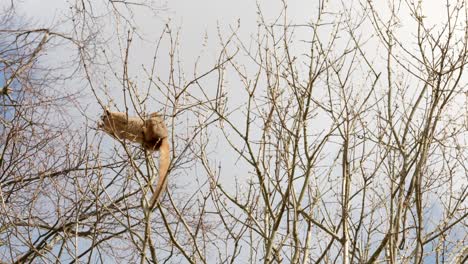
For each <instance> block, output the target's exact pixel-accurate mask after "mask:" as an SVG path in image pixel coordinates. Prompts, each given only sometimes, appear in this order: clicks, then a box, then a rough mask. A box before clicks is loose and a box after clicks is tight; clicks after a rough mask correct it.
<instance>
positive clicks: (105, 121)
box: [98, 108, 112, 130]
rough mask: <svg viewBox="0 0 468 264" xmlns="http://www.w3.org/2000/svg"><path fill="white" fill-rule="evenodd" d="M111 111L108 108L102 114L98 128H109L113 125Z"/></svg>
mask: <svg viewBox="0 0 468 264" xmlns="http://www.w3.org/2000/svg"><path fill="white" fill-rule="evenodd" d="M111 115H112V114H111V112H110V111H109V109H107V108H106V110H105V111H104V113H103V114H102V115H101V121H99V122H98V128H100V129H103V130H108V129H109V128H110V127H111Z"/></svg>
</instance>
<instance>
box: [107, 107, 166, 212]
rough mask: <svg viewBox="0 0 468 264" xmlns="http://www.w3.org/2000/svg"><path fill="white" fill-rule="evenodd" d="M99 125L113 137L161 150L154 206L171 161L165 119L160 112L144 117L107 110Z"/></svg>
mask: <svg viewBox="0 0 468 264" xmlns="http://www.w3.org/2000/svg"><path fill="white" fill-rule="evenodd" d="M99 127H100V128H102V129H103V130H104V131H105V132H106V133H108V134H109V135H111V136H112V137H115V138H117V139H120V140H123V139H127V140H130V141H132V142H136V143H140V144H141V145H142V147H143V148H145V149H146V150H148V151H159V157H160V158H159V180H158V183H157V185H156V189H155V191H154V193H153V196H152V198H151V201H150V208H153V207H154V206H155V205H156V203H158V201H159V198H160V196H161V195H162V193H163V192H164V189H165V188H166V184H167V171H168V169H169V163H170V159H169V141H168V139H167V128H166V125H165V124H164V121H163V119H162V118H161V116H160V115H159V114H158V113H152V114H150V115H149V116H147V117H143V119H142V118H141V117H139V116H137V117H128V116H127V114H126V113H122V112H110V111H107V110H106V112H105V113H104V115H103V116H102V123H100V124H99Z"/></svg>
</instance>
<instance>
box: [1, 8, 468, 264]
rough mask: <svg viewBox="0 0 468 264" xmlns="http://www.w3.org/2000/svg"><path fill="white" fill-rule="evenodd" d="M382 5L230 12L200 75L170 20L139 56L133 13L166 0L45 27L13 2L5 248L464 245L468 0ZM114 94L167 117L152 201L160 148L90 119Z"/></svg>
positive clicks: (46, 251) (46, 258) (4, 127)
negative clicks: (244, 16)
mask: <svg viewBox="0 0 468 264" xmlns="http://www.w3.org/2000/svg"><path fill="white" fill-rule="evenodd" d="M374 2H375V1H365V0H363V1H358V2H353V3H343V2H340V3H338V1H322V0H321V1H318V2H317V3H316V9H315V10H313V12H312V13H311V14H310V18H308V21H305V22H303V21H301V22H298V21H297V19H296V18H293V17H290V15H289V14H290V13H289V10H288V3H287V1H283V2H281V3H282V7H283V8H282V10H281V12H280V13H279V14H278V16H277V17H273V18H272V17H268V16H267V15H264V13H263V9H262V7H261V5H260V4H259V5H258V10H257V11H258V21H259V25H258V27H257V32H256V33H255V34H254V35H253V36H252V39H249V40H247V41H246V40H245V39H243V38H242V36H241V35H240V34H239V28H240V25H237V27H236V26H235V25H233V26H232V27H230V31H226V30H224V29H221V28H220V29H219V32H218V40H219V43H220V44H219V49H218V57H217V59H216V61H214V62H213V63H212V64H210V65H207V64H204V63H201V61H202V60H199V61H197V62H196V63H195V66H194V70H193V73H189V74H186V72H185V71H184V70H185V67H184V65H183V58H181V56H180V53H179V52H180V51H179V44H180V43H179V41H180V40H179V39H180V32H179V31H174V30H173V27H172V25H171V24H170V23H169V24H168V25H166V28H164V29H162V30H161V34H160V35H159V36H157V37H154V36H153V38H154V39H155V41H154V43H153V47H154V49H153V50H152V51H150V52H148V53H150V54H151V56H148V61H146V62H144V64H143V65H140V63H139V62H138V63H137V62H136V61H135V60H134V52H135V50H136V49H137V47H138V44H139V43H141V41H142V40H143V39H144V37H143V36H142V35H141V34H140V33H141V32H139V30H138V27H137V23H138V19H137V16H136V15H135V13H136V12H139V11H138V10H141V9H144V10H149V11H150V12H153V13H154V12H159V11H160V10H161V6H160V5H158V3H153V2H151V1H96V2H91V1H76V2H74V1H72V2H71V3H70V10H69V12H70V13H69V14H68V18H67V19H64V21H65V22H64V25H62V26H60V25H56V26H52V27H37V28H36V27H32V26H31V24H28V23H26V22H25V23H23V24H20V22H22V21H18V20H17V19H14V17H15V16H14V15H13V14H15V5H14V4H13V3H12V4H11V5H8V6H9V9H6V10H5V11H4V12H3V13H2V14H1V15H0V19H1V20H2V21H3V22H4V23H0V24H1V25H4V26H2V27H1V28H0V35H1V36H2V38H1V40H0V72H1V73H0V77H1V78H2V81H1V82H0V84H1V86H2V90H1V91H2V93H1V95H0V98H1V107H2V112H1V115H2V117H1V128H0V133H1V135H2V144H1V150H2V156H1V159H0V167H1V171H0V172H1V174H0V201H1V204H0V212H1V214H2V215H3V216H4V217H2V218H1V219H0V262H8V263H9V262H11V263H13V262H16V263H23V262H34V263H35V262H46V263H49V262H56V263H59V262H60V263H62V262H76V261H79V262H98V263H107V262H128V263H136V262H139V263H172V262H181V263H186V262H187V263H259V262H263V263H380V262H385V263H425V262H428V263H433V262H434V263H447V262H449V261H453V262H454V263H457V261H458V262H459V263H463V261H464V260H465V261H466V258H467V252H468V250H467V247H466V244H467V242H466V241H467V238H468V237H467V234H466V231H465V230H466V228H467V219H468V218H467V214H468V211H467V208H466V199H467V191H468V190H467V188H468V184H467V182H468V181H467V175H468V170H467V167H466V165H465V163H466V159H467V154H468V153H467V152H468V148H467V146H468V145H467V142H466V139H467V138H468V137H467V134H468V132H467V131H468V119H467V111H468V110H467V109H468V107H467V98H468V93H467V82H466V80H467V79H466V77H465V75H464V71H465V69H466V64H467V59H468V57H467V56H468V23H467V21H468V17H467V12H468V11H467V7H466V3H465V1H463V0H459V1H451V2H450V3H449V2H447V4H446V5H445V6H444V8H445V10H444V12H445V14H446V15H445V16H444V20H443V21H439V22H437V23H433V22H431V20H429V19H428V17H427V12H426V9H425V6H423V3H422V2H421V1H412V0H410V1H390V2H389V3H388V5H378V4H376V3H374ZM97 7H99V8H97ZM109 21H111V23H109ZM109 30H110V31H111V32H112V34H106V32H107V31H109ZM408 32H409V34H408ZM63 47H66V48H67V49H69V50H73V52H74V53H73V54H75V55H76V56H75V57H72V58H71V59H70V60H69V61H67V63H66V64H63V63H60V65H54V63H58V62H56V61H54V60H53V59H51V58H50V57H53V56H54V55H50V54H54V52H56V51H57V52H58V51H59V50H60V49H61V48H63ZM46 56H49V57H46ZM63 87H65V89H63ZM80 88H84V89H83V90H82V91H80V92H77V91H78V90H81V89H80ZM84 98H85V99H84ZM90 98H91V99H90ZM90 100H91V103H90ZM90 105H91V106H90ZM105 108H111V109H112V110H116V111H121V112H125V113H126V114H127V115H129V116H144V115H146V114H148V113H151V112H158V113H160V114H161V116H162V117H163V118H164V120H165V123H166V125H167V127H168V130H169V137H168V140H169V143H170V145H171V153H170V155H171V165H170V168H169V179H170V180H169V187H168V190H167V192H166V193H165V194H164V195H163V196H162V199H161V203H160V204H159V205H158V206H157V207H156V208H154V209H152V208H150V207H149V206H148V199H149V198H150V197H151V195H152V192H153V191H154V188H153V187H154V182H155V180H156V179H157V178H158V169H157V167H158V165H157V162H155V159H156V158H157V155H158V154H152V153H149V152H147V151H145V150H144V149H143V148H141V146H139V145H137V144H133V143H131V142H128V141H126V140H116V139H113V138H111V137H108V136H106V135H105V134H104V133H103V132H102V131H99V130H98V129H97V126H96V121H97V120H98V118H99V116H100V114H101V113H102V112H103V111H104V109H105Z"/></svg>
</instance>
